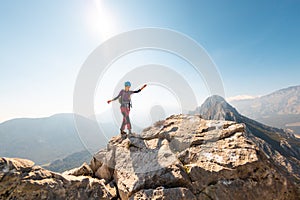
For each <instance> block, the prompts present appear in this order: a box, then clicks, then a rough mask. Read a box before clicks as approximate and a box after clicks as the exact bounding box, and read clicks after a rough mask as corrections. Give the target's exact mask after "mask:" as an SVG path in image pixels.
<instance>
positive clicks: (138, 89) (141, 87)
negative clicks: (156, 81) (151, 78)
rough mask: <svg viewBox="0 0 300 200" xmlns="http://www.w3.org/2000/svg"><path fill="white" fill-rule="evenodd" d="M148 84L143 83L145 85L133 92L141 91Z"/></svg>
mask: <svg viewBox="0 0 300 200" xmlns="http://www.w3.org/2000/svg"><path fill="white" fill-rule="evenodd" d="M146 86H147V84H145V85H143V87H141V88H140V89H138V90H135V91H133V93H139V92H140V91H142V90H143V89H144V88H145V87H146Z"/></svg>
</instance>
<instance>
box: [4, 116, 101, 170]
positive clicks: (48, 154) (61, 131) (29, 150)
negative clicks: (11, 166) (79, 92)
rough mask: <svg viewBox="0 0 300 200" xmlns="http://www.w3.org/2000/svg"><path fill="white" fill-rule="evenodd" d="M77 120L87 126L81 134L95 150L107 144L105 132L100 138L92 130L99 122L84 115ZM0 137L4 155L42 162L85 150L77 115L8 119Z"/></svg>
mask: <svg viewBox="0 0 300 200" xmlns="http://www.w3.org/2000/svg"><path fill="white" fill-rule="evenodd" d="M77 119H78V120H79V124H80V125H81V126H84V127H85V131H84V133H81V135H80V137H82V138H83V139H85V140H88V141H92V142H90V144H93V147H92V148H93V150H94V151H96V150H97V148H99V147H101V146H104V145H105V143H106V138H105V137H104V136H103V134H100V133H99V135H100V136H98V138H99V140H97V141H95V140H94V134H93V133H94V132H97V130H98V125H97V123H96V122H94V121H91V120H89V119H87V118H84V117H81V116H78V118H77ZM101 135H102V136H101ZM0 137H1V145H0V155H1V156H5V157H21V158H27V159H30V160H33V161H34V162H36V163H37V164H39V165H42V164H47V163H50V162H52V161H54V160H57V159H63V158H65V157H67V156H69V155H71V154H73V153H76V152H79V151H83V150H85V147H84V145H83V144H82V141H81V138H80V137H79V134H78V132H77V129H76V124H75V121H74V114H57V115H53V116H50V117H45V118H32V119H30V118H20V119H13V120H9V121H6V122H3V123H1V124H0ZM101 137H102V139H101Z"/></svg>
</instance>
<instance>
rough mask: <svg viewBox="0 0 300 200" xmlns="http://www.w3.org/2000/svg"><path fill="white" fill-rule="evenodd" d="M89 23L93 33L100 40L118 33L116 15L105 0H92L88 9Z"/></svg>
mask: <svg viewBox="0 0 300 200" xmlns="http://www.w3.org/2000/svg"><path fill="white" fill-rule="evenodd" d="M87 24H88V28H89V29H90V33H91V35H92V36H93V37H95V38H96V39H97V40H100V41H104V40H106V39H108V38H110V37H112V36H113V35H114V34H116V33H117V30H116V29H117V28H116V27H117V26H116V20H115V15H114V14H113V13H112V12H111V10H109V8H108V7H107V6H106V5H105V4H104V1H103V0H92V2H91V4H90V5H89V8H88V11H87Z"/></svg>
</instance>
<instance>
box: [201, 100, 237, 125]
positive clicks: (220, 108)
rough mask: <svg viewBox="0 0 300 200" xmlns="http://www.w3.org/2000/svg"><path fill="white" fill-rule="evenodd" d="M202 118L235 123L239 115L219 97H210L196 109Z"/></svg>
mask: <svg viewBox="0 0 300 200" xmlns="http://www.w3.org/2000/svg"><path fill="white" fill-rule="evenodd" d="M196 113H199V114H200V115H201V116H202V117H203V118H205V119H210V120H228V121H237V117H238V116H239V113H238V112H237V111H236V109H235V108H234V107H232V106H231V105H230V104H229V103H227V101H226V100H225V99H224V98H223V97H221V96H219V95H212V96H210V97H208V98H207V99H206V100H205V102H204V103H203V104H202V105H201V106H200V107H198V108H197V109H196Z"/></svg>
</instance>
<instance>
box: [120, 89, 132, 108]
mask: <svg viewBox="0 0 300 200" xmlns="http://www.w3.org/2000/svg"><path fill="white" fill-rule="evenodd" d="M124 94H125V90H123V92H122V95H121V96H120V97H119V99H118V100H119V103H120V104H121V105H122V104H123V95H124ZM129 107H132V103H131V99H130V100H129Z"/></svg>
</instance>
